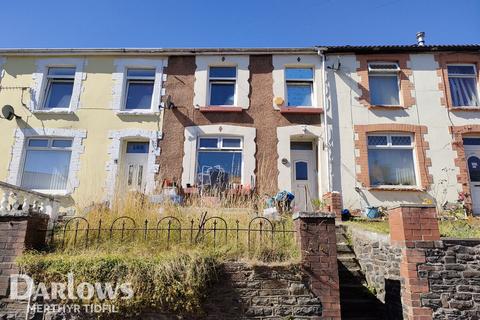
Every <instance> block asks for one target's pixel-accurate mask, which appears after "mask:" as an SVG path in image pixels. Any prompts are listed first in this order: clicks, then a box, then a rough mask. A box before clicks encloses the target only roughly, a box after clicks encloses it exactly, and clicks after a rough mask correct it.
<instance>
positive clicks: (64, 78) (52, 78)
mask: <svg viewBox="0 0 480 320" xmlns="http://www.w3.org/2000/svg"><path fill="white" fill-rule="evenodd" d="M54 68H73V69H74V72H73V75H50V74H48V73H49V72H50V69H54ZM77 69H78V68H77V66H76V65H55V64H51V65H47V69H46V74H45V80H46V82H45V87H44V89H43V90H42V91H43V93H42V95H43V98H42V101H41V107H40V110H45V111H52V112H55V111H56V110H58V111H62V110H70V108H71V105H72V100H73V98H74V90H75V80H76V79H75V78H76V73H77ZM53 82H65V83H67V82H68V83H70V82H71V83H72V94H71V96H70V101H69V103H68V106H67V107H47V102H48V100H49V97H50V93H51V88H52V83H53Z"/></svg>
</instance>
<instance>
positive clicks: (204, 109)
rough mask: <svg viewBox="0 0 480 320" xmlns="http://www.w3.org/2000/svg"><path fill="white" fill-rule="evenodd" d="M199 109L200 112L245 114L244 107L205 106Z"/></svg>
mask: <svg viewBox="0 0 480 320" xmlns="http://www.w3.org/2000/svg"><path fill="white" fill-rule="evenodd" d="M198 109H199V110H200V112H243V108H242V107H236V106H205V107H199V108H198Z"/></svg>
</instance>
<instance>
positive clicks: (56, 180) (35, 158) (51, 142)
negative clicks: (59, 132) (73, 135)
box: [21, 138, 72, 191]
mask: <svg viewBox="0 0 480 320" xmlns="http://www.w3.org/2000/svg"><path fill="white" fill-rule="evenodd" d="M71 149H72V140H71V139H64V138H35V139H33V138H32V139H28V141H27V146H26V153H25V160H24V165H23V173H22V182H21V186H22V188H26V189H34V190H48V191H64V190H66V189H67V181H68V172H69V170H70V158H71V154H72V150H71Z"/></svg>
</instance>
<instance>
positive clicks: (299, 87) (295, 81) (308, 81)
mask: <svg viewBox="0 0 480 320" xmlns="http://www.w3.org/2000/svg"><path fill="white" fill-rule="evenodd" d="M285 79H286V82H287V105H288V106H312V94H313V69H311V68H286V69H285Z"/></svg>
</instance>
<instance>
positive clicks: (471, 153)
mask: <svg viewBox="0 0 480 320" xmlns="http://www.w3.org/2000/svg"><path fill="white" fill-rule="evenodd" d="M469 147H470V148H469ZM471 147H473V146H465V159H466V160H467V166H468V176H469V179H470V194H471V195H472V204H473V207H472V209H473V214H474V215H480V148H479V147H478V146H476V148H471Z"/></svg>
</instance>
